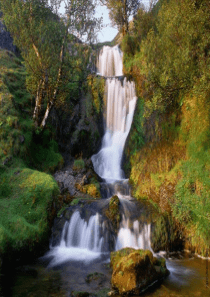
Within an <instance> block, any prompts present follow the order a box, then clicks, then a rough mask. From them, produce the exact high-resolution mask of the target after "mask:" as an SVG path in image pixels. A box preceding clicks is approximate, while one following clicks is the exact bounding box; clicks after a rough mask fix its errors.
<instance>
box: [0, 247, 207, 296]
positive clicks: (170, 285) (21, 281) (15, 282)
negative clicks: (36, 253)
mask: <svg viewBox="0 0 210 297" xmlns="http://www.w3.org/2000/svg"><path fill="white" fill-rule="evenodd" d="M108 259H109V258H108V257H107V258H106V257H105V258H104V259H103V260H98V261H96V260H95V261H91V262H90V263H89V264H87V263H86V264H84V263H83V262H81V261H68V262H65V263H63V264H62V265H58V266H55V267H54V268H47V265H48V263H46V262H45V261H44V259H43V258H41V259H38V260H37V263H36V264H33V265H27V266H22V267H18V268H17V269H16V270H15V273H14V274H11V275H10V282H8V278H9V276H6V279H7V281H6V282H4V284H2V295H0V296H5V297H7V296H11V297H13V296H14V297H25V296H30V297H32V296H33V297H42V296H43V297H45V296H46V297H47V296H49V297H61V296H63V297H66V296H68V297H69V296H74V295H73V293H72V292H73V291H83V292H89V293H92V294H91V295H90V296H94V295H96V294H97V295H98V296H102V297H103V296H104V297H105V296H107V292H109V291H110V290H111V284H110V279H111V269H110V268H109V263H107V262H108ZM167 267H168V269H169V270H170V275H169V276H168V277H167V278H166V279H165V280H164V281H163V283H162V284H160V285H157V286H154V287H152V288H150V289H149V290H148V291H146V292H144V293H143V294H142V295H141V296H144V297H147V296H148V297H160V296H163V297H164V296H165V297H169V296H170V297H179V296H182V297H188V296H189V297H190V296H193V297H194V296H200V297H208V296H210V290H209V289H207V288H206V260H203V259H200V258H198V257H194V256H192V255H190V254H188V253H176V254H173V253H172V254H170V255H169V259H167ZM94 272H97V273H98V277H96V279H95V280H92V281H90V282H88V281H87V276H88V275H89V274H91V273H94ZM6 283H7V285H5V284H6ZM8 283H9V287H8ZM87 296H88V295H87Z"/></svg>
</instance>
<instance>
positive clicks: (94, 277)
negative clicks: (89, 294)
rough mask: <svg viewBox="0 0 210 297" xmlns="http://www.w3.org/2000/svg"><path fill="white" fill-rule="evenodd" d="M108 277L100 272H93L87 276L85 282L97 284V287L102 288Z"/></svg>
mask: <svg viewBox="0 0 210 297" xmlns="http://www.w3.org/2000/svg"><path fill="white" fill-rule="evenodd" d="M106 279H107V278H106V276H105V275H104V274H103V273H100V272H93V273H90V274H88V275H87V276H86V278H85V281H86V282H87V283H91V284H93V283H94V284H95V286H100V285H102V283H103V282H104V281H106Z"/></svg>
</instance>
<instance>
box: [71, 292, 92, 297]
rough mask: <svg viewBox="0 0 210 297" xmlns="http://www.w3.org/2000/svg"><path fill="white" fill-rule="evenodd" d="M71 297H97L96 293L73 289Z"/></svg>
mask: <svg viewBox="0 0 210 297" xmlns="http://www.w3.org/2000/svg"><path fill="white" fill-rule="evenodd" d="M70 296H71V297H96V295H95V294H93V293H89V292H83V291H72V292H71V295H70Z"/></svg>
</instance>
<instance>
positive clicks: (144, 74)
mask: <svg viewBox="0 0 210 297" xmlns="http://www.w3.org/2000/svg"><path fill="white" fill-rule="evenodd" d="M209 13H210V5H209V2H208V1H206V0H202V1H196V0H194V1H190V3H189V1H186V0H182V1H175V0H170V1H166V0H162V1H158V3H157V4H156V5H154V6H153V7H151V9H150V10H149V11H147V12H146V11H144V10H143V9H140V10H139V11H138V13H137V14H136V16H135V18H134V21H133V23H134V25H133V28H132V31H131V32H130V34H129V35H126V36H125V37H124V39H123V41H122V44H121V47H122V49H123V51H124V70H125V72H126V75H127V76H128V77H129V78H131V77H132V78H134V80H135V83H136V89H137V94H138V97H139V100H138V104H137V109H138V112H136V114H135V118H134V125H133V128H132V130H131V135H130V142H129V144H128V147H127V152H126V153H127V155H128V154H131V155H130V161H131V182H132V183H133V186H134V194H135V196H136V197H137V198H141V197H147V198H149V199H151V200H153V201H154V202H155V203H157V204H158V205H159V207H160V209H161V210H162V212H165V211H167V212H168V213H169V214H170V215H171V216H173V218H174V219H175V220H176V221H177V223H181V224H182V226H183V227H184V228H185V232H186V234H187V233H188V236H187V235H186V238H188V241H189V242H190V244H189V245H188V247H189V246H190V245H191V246H194V247H195V250H196V251H197V252H199V253H201V254H203V255H205V254H206V248H209V246H210V237H209V234H210V229H209V226H210V225H209V213H210V205H209V201H210V199H209V198H210V197H209V193H210V188H209V178H208V177H209V165H210V164H209V160H210V159H209V151H210V142H209V114H210V108H209V98H210V97H209V94H210V83H209V71H208V68H209V66H210V55H209V51H210V46H209V44H210V43H209V40H210V32H209V18H208V16H209ZM186 32H187V34H186Z"/></svg>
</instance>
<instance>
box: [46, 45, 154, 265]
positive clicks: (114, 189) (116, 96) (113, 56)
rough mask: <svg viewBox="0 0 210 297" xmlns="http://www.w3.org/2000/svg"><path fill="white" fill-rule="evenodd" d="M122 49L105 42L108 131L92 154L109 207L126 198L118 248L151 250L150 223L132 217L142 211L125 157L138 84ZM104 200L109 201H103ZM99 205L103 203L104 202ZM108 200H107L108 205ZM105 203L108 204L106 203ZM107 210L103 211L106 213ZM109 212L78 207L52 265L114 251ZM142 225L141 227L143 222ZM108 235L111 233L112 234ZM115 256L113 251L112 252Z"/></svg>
mask: <svg viewBox="0 0 210 297" xmlns="http://www.w3.org/2000/svg"><path fill="white" fill-rule="evenodd" d="M122 58H123V55H122V52H121V50H120V48H119V46H114V47H112V48H111V47H108V46H104V47H103V49H102V50H101V51H100V54H99V58H98V62H97V70H98V74H99V75H101V76H104V77H106V87H105V89H106V92H105V93H106V100H105V102H106V103H105V110H104V114H105V115H106V122H105V131H106V132H105V135H104V137H103V140H102V147H101V149H100V151H99V152H98V153H97V154H95V155H93V156H92V158H91V159H92V162H93V166H94V170H95V171H96V173H97V174H98V175H99V176H101V177H102V178H103V179H104V180H105V181H106V182H104V183H102V186H101V187H102V191H101V192H102V194H103V197H104V198H106V199H104V200H105V201H106V202H105V204H106V205H108V203H109V200H110V199H111V196H112V195H114V194H117V195H118V197H119V199H120V205H121V213H122V220H121V223H120V229H119V232H118V235H117V237H116V236H115V239H114V242H115V244H114V246H113V245H112V247H114V249H115V250H117V249H120V248H123V247H133V248H143V249H146V248H147V249H150V250H151V247H150V225H148V224H146V223H144V222H141V224H140V222H139V221H138V220H134V221H133V220H131V219H130V218H129V217H128V216H129V215H130V214H133V213H134V212H135V211H136V206H135V204H134V202H132V201H130V200H131V199H132V198H131V197H130V193H129V185H128V181H127V180H125V179H124V173H123V170H122V169H121V159H122V154H123V149H124V145H125V142H126V138H127V136H128V133H129V131H130V128H131V123H132V120H133V114H134V110H135V105H136V100H137V98H136V95H135V86H134V83H133V82H129V81H127V79H126V78H124V77H123V72H122V69H123V63H122ZM102 201H103V200H102ZM98 203H101V202H100V201H98ZM102 204H103V203H102ZM105 204H104V205H103V206H105ZM102 212H103V209H102V210H101V213H102ZM102 217H103V216H102V215H101V214H99V213H97V212H96V214H95V215H91V216H89V217H87V218H86V219H85V218H82V217H81V214H80V212H79V211H78V210H77V211H75V212H74V213H73V214H72V216H71V218H70V220H69V221H66V223H65V224H64V227H63V230H62V234H61V238H60V242H59V244H57V245H56V246H52V247H51V250H50V252H49V253H48V257H52V261H51V262H50V266H55V265H59V264H62V263H63V262H66V261H69V260H71V261H72V260H73V261H83V262H84V263H87V262H90V261H92V260H96V259H101V257H102V256H103V255H104V254H107V250H108V252H109V242H108V241H109V240H110V238H113V237H111V236H112V235H110V234H109V230H107V228H108V227H107V224H106V223H105V221H104V222H103V218H102ZM140 225H141V226H140ZM107 234H108V235H107ZM108 254H109V253H108Z"/></svg>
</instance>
